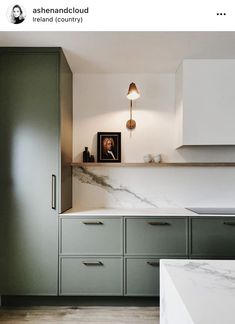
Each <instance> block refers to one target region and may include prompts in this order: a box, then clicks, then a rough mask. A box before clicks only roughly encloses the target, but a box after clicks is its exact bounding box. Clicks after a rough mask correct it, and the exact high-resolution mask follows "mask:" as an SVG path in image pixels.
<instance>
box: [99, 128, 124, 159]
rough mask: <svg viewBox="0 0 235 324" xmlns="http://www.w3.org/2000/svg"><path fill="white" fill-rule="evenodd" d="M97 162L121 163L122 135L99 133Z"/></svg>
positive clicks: (118, 133)
mask: <svg viewBox="0 0 235 324" xmlns="http://www.w3.org/2000/svg"><path fill="white" fill-rule="evenodd" d="M97 162H108V163H117V162H121V133H120V132H98V133H97Z"/></svg>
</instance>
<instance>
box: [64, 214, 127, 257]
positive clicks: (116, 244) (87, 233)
mask: <svg viewBox="0 0 235 324" xmlns="http://www.w3.org/2000/svg"><path fill="white" fill-rule="evenodd" d="M122 241H123V235H122V219H121V218H86V219H81V218H68V219H65V218H63V219H62V220H61V242H60V251H61V253H62V254H79V255H94V254H101V255H102V254H110V255H113V254H114V255H115V254H116V255H121V254H122V253H123V248H122V246H123V245H122Z"/></svg>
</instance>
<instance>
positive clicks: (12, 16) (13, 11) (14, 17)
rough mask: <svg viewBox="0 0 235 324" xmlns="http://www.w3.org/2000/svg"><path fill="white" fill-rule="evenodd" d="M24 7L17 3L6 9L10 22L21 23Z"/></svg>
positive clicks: (24, 15) (23, 18)
mask: <svg viewBox="0 0 235 324" xmlns="http://www.w3.org/2000/svg"><path fill="white" fill-rule="evenodd" d="M25 17H26V14H25V9H24V8H23V7H22V6H21V5H18V4H15V5H13V6H11V7H10V8H9V9H8V19H9V21H10V22H11V23H12V24H21V23H22V22H23V21H24V20H25Z"/></svg>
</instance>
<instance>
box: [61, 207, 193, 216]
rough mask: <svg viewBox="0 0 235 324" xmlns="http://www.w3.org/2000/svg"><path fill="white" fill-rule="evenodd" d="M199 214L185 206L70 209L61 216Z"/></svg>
mask: <svg viewBox="0 0 235 324" xmlns="http://www.w3.org/2000/svg"><path fill="white" fill-rule="evenodd" d="M193 215H197V214H195V213H193V212H191V211H189V210H187V209H185V208H138V209H137V208H136V209H135V208H129V209H128V208H124V209H121V208H120V209H119V208H118V209H115V208H113V209H112V208H99V209H90V210H81V211H78V210H76V209H69V210H67V211H66V212H64V213H62V214H61V216H193Z"/></svg>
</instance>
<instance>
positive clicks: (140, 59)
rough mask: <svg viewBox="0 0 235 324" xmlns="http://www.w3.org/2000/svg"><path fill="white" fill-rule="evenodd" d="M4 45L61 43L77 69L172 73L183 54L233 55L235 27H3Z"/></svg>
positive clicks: (0, 39)
mask: <svg viewBox="0 0 235 324" xmlns="http://www.w3.org/2000/svg"><path fill="white" fill-rule="evenodd" d="M0 46H61V47H62V48H63V49H64V51H65V54H66V57H67V59H68V61H69V64H70V66H71V69H72V71H73V72H80V73H172V72H175V70H176V68H177V66H178V65H179V64H180V62H181V61H182V60H183V59H185V58H235V32H0Z"/></svg>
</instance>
